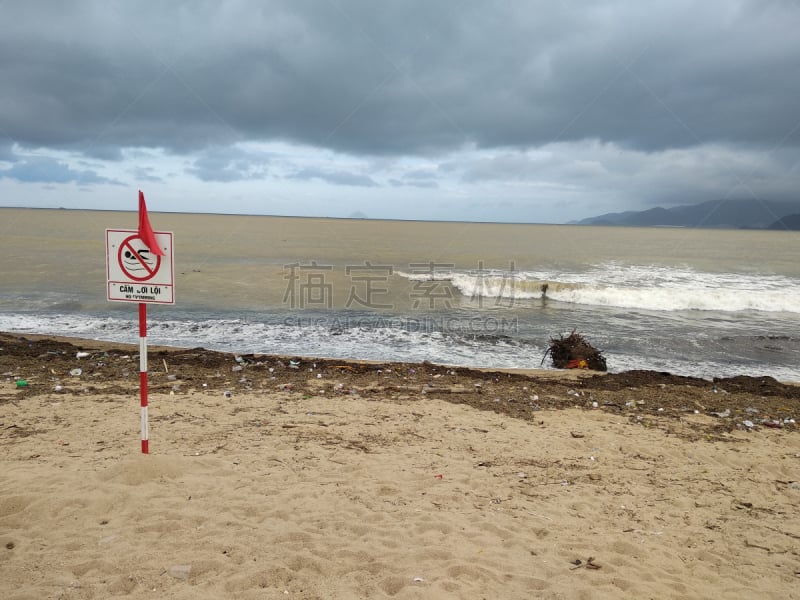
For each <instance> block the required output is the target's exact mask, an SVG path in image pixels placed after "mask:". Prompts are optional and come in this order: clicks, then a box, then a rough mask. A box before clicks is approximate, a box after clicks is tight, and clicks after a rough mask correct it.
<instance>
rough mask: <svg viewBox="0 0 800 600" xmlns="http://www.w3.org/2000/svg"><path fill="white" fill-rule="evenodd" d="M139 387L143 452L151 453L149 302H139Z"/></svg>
mask: <svg viewBox="0 0 800 600" xmlns="http://www.w3.org/2000/svg"><path fill="white" fill-rule="evenodd" d="M139 388H140V390H141V396H142V454H149V453H150V449H149V448H148V442H149V440H148V439H147V304H145V303H144V302H140V303H139Z"/></svg>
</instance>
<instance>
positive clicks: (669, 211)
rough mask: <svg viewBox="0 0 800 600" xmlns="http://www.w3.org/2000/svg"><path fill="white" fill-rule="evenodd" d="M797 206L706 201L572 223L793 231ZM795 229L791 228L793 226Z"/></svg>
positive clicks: (793, 204) (767, 202) (754, 201)
mask: <svg viewBox="0 0 800 600" xmlns="http://www.w3.org/2000/svg"><path fill="white" fill-rule="evenodd" d="M798 214H800V202H773V201H758V200H709V201H707V202H701V203H699V204H684V205H680V206H672V207H669V208H663V207H661V206H656V207H655V208H650V209H647V210H642V211H624V212H616V213H606V214H603V215H599V216H596V217H588V218H586V219H581V220H579V221H573V222H572V224H575V225H618V226H628V227H690V228H710V229H796V226H797V221H796V220H795V219H791V218H789V217H790V215H794V216H795V217H796V216H797V215H798ZM792 225H794V226H792Z"/></svg>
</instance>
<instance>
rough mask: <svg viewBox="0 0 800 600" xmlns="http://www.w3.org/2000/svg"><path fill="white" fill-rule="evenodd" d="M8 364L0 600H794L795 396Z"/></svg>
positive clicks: (221, 363) (71, 345)
mask: <svg viewBox="0 0 800 600" xmlns="http://www.w3.org/2000/svg"><path fill="white" fill-rule="evenodd" d="M0 349H1V350H0V374H1V375H2V377H0V445H2V448H3V451H2V458H1V459H0V460H2V470H0V596H2V597H3V598H7V599H15V600H20V599H37V600H38V599H42V598H60V599H73V598H74V599H84V598H86V599H89V598H98V599H99V598H115V597H129V598H186V599H189V598H208V599H211V598H215V599H216V598H243V599H250V598H253V599H255V598H258V599H264V598H305V599H328V598H398V599H401V598H464V599H476V598H487V599H490V598H506V599H516V598H520V599H521V598H552V599H555V598H565V599H566V598H593V599H594V598H713V599H715V600H717V599H719V598H754V597H759V598H774V599H787V598H800V518H798V517H800V509H798V504H799V503H800V435H798V429H797V425H796V423H795V420H796V419H798V418H800V387H798V386H796V385H785V384H782V383H779V382H777V381H775V380H773V379H770V378H749V377H737V378H732V379H724V380H717V381H706V380H702V379H691V378H684V377H675V376H671V375H668V374H664V373H655V372H646V371H638V372H628V373H620V374H614V375H597V376H594V375H593V374H591V373H586V372H583V373H575V372H557V371H542V372H526V373H522V372H515V373H511V372H486V371H476V370H467V369H460V368H452V367H445V366H439V365H433V364H428V363H424V364H372V363H370V364H368V363H355V362H345V361H331V360H312V359H302V360H301V359H292V358H291V357H272V356H255V355H243V356H237V355H234V354H224V353H217V352H211V351H208V350H203V349H201V348H197V349H191V350H187V349H166V348H152V349H151V352H150V363H149V368H150V418H149V422H150V454H149V455H142V454H141V453H140V441H139V425H140V422H139V385H138V382H139V377H138V364H139V363H138V358H137V356H136V355H137V353H138V347H134V346H125V345H120V344H108V343H101V342H93V341H87V340H77V339H75V340H63V339H54V338H48V337H41V336H26V337H22V336H19V335H10V334H0ZM79 352H80V353H81V358H78V353H79ZM75 369H80V374H74V375H71V374H70V373H71V372H72V373H77V371H75ZM23 380H24V381H25V382H26V385H23V384H21V383H19V382H20V381H23Z"/></svg>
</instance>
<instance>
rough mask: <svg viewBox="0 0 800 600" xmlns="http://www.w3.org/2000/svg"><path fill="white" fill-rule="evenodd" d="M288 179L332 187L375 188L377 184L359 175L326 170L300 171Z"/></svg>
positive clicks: (367, 177)
mask: <svg viewBox="0 0 800 600" xmlns="http://www.w3.org/2000/svg"><path fill="white" fill-rule="evenodd" d="M288 178H289V179H299V180H311V179H318V180H319V181H324V182H326V183H330V184H333V185H351V186H355V187H376V186H377V185H378V184H377V183H376V182H375V181H374V180H373V179H372V178H371V177H369V176H368V175H360V174H358V173H351V172H349V171H341V170H327V169H316V168H315V169H302V170H300V171H298V172H297V173H294V174H292V175H291V176H289V177H288Z"/></svg>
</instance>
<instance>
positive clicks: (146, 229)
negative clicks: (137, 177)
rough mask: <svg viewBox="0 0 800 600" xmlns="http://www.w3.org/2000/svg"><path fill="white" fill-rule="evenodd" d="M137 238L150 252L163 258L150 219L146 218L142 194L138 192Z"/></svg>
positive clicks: (145, 206) (145, 207)
mask: <svg viewBox="0 0 800 600" xmlns="http://www.w3.org/2000/svg"><path fill="white" fill-rule="evenodd" d="M139 238H140V239H141V240H142V241H143V242H144V243H145V244H147V247H148V248H150V252H152V253H153V254H157V255H158V256H164V251H163V250H162V249H161V248H160V247H159V246H158V242H157V241H156V234H155V233H153V228H152V227H151V226H150V218H149V217H148V216H147V205H146V204H145V203H144V194H143V193H142V190H139Z"/></svg>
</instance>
